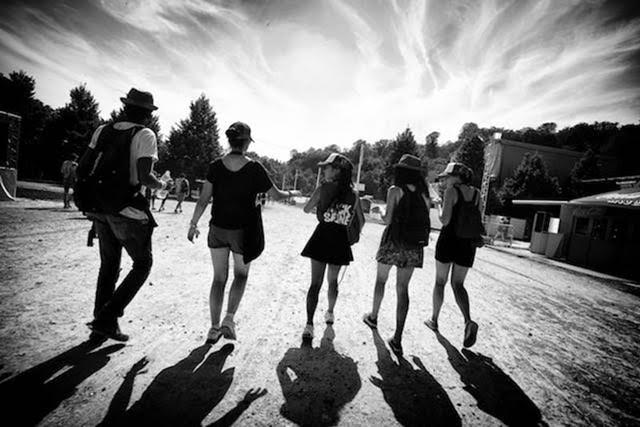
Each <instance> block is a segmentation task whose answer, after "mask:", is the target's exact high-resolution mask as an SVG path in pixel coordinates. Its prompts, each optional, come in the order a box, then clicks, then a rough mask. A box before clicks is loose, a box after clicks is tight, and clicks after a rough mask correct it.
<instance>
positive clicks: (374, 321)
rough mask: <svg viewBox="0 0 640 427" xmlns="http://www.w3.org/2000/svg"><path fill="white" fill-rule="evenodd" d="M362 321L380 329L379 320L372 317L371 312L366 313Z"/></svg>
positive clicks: (372, 327)
mask: <svg viewBox="0 0 640 427" xmlns="http://www.w3.org/2000/svg"><path fill="white" fill-rule="evenodd" d="M362 321H363V322H364V323H365V325H367V326H368V327H370V328H371V329H378V320H377V319H374V318H373V317H371V313H365V315H364V317H363V318H362Z"/></svg>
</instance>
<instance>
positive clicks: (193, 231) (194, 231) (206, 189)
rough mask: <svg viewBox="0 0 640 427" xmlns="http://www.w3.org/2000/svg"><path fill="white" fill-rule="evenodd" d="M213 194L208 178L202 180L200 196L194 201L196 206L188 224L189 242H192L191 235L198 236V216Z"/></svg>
mask: <svg viewBox="0 0 640 427" xmlns="http://www.w3.org/2000/svg"><path fill="white" fill-rule="evenodd" d="M212 194H213V184H211V182H209V181H208V180H205V181H204V185H203V186H202V191H200V198H198V202H197V203H196V207H195V209H194V210H193V216H192V217H191V223H190V224H189V232H188V233H187V239H189V241H190V242H193V237H194V236H195V237H198V234H200V233H199V232H198V221H200V217H201V216H202V214H203V213H204V211H205V209H206V208H207V205H208V204H209V200H211V195H212Z"/></svg>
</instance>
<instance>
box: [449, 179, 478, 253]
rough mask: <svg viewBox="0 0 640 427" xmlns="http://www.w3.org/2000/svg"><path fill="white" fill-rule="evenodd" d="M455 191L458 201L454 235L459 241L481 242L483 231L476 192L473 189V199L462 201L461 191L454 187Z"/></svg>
mask: <svg viewBox="0 0 640 427" xmlns="http://www.w3.org/2000/svg"><path fill="white" fill-rule="evenodd" d="M456 191H457V192H458V201H457V202H456V224H455V229H454V231H455V234H456V236H457V237H459V238H461V239H472V240H474V241H477V242H481V241H482V235H484V234H485V229H484V225H483V224H482V215H481V214H480V209H478V190H476V189H474V194H473V197H472V198H471V200H469V201H466V200H465V199H464V197H463V194H462V191H460V189H459V188H458V187H456ZM480 246H481V245H480Z"/></svg>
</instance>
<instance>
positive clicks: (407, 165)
mask: <svg viewBox="0 0 640 427" xmlns="http://www.w3.org/2000/svg"><path fill="white" fill-rule="evenodd" d="M393 167H395V168H404V169H411V170H415V171H420V172H424V171H425V168H424V167H422V162H421V161H420V159H419V158H417V157H416V156H412V155H411V154H403V155H402V157H400V161H398V163H396V164H395V165H393Z"/></svg>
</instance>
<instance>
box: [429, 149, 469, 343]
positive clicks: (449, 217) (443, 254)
mask: <svg viewBox="0 0 640 427" xmlns="http://www.w3.org/2000/svg"><path fill="white" fill-rule="evenodd" d="M472 177H473V172H472V171H471V169H469V167H467V166H466V165H464V164H462V163H455V162H454V163H449V164H448V165H447V167H446V168H445V170H444V172H443V173H441V174H440V175H439V176H438V179H440V180H444V181H445V184H446V190H445V192H444V198H443V203H442V206H441V210H440V221H441V222H442V230H441V231H440V236H438V242H437V243H436V254H435V258H436V282H435V286H434V288H433V313H432V315H431V318H430V319H428V320H426V321H425V322H424V323H425V324H426V325H427V326H428V327H429V328H431V329H432V330H434V331H438V316H439V315H440V309H441V308H442V303H443V301H444V286H445V284H446V283H447V279H448V276H449V271H451V287H452V289H453V294H454V296H455V299H456V303H457V304H458V307H459V308H460V311H461V312H462V316H463V317H464V322H465V328H464V341H463V345H464V346H465V347H471V346H472V345H473V344H474V343H475V342H476V335H477V332H478V324H477V323H476V322H474V321H473V320H471V313H470V308H469V295H468V294H467V290H466V289H465V288H464V280H465V278H466V276H467V272H468V271H469V268H471V267H472V266H473V261H474V259H475V255H476V243H475V242H474V241H473V240H472V239H466V238H461V237H459V236H458V235H456V231H455V230H456V222H458V221H460V220H461V219H460V209H461V208H460V207H461V205H462V204H469V203H473V204H475V205H476V206H477V205H478V204H479V202H480V194H479V193H480V192H479V191H478V189H477V188H475V187H472V186H471V185H470V184H469V183H470V181H471V178H472Z"/></svg>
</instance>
